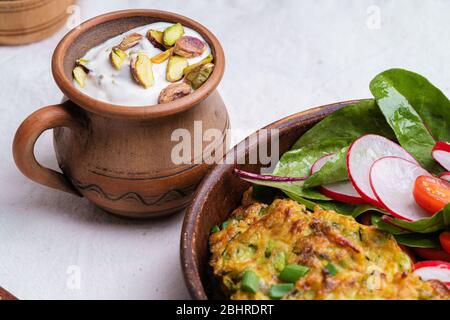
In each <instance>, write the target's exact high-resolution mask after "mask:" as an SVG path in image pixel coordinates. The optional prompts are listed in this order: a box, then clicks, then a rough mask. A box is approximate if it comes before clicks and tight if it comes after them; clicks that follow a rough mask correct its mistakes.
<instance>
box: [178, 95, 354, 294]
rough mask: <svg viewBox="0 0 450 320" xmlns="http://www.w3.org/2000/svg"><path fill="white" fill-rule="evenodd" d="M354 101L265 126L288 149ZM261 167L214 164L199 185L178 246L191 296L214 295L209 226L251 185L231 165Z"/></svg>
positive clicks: (240, 149) (242, 153)
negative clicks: (317, 125)
mask: <svg viewBox="0 0 450 320" xmlns="http://www.w3.org/2000/svg"><path fill="white" fill-rule="evenodd" d="M355 102H357V101H347V102H339V103H335V104H330V105H326V106H322V107H318V108H314V109H310V110H307V111H305V112H300V113H297V114H294V115H292V116H289V117H287V118H284V119H282V120H279V121H277V122H274V123H272V124H271V125H269V126H268V127H266V128H267V129H279V139H280V149H279V151H280V154H282V153H284V152H285V151H287V150H289V148H290V147H291V146H292V145H293V144H294V142H295V141H296V140H297V139H298V138H299V137H300V136H301V135H302V134H303V133H304V132H305V131H307V130H308V129H309V128H311V127H312V126H313V125H314V124H316V123H317V122H319V121H320V120H322V119H323V118H324V117H325V116H327V115H329V114H330V113H332V112H333V111H335V110H337V109H340V108H343V107H345V106H347V105H349V104H352V103H355ZM261 143H265V141H264V140H259V141H258V143H254V144H251V143H249V141H248V139H246V140H244V141H243V142H241V143H240V144H239V145H238V146H236V147H235V148H234V149H233V150H231V151H230V153H236V154H237V159H240V158H244V157H245V158H246V159H248V155H249V152H250V151H252V150H255V148H257V145H258V144H261ZM269 145H270V141H269ZM269 150H270V149H269ZM246 163H248V162H246ZM260 167H261V164H256V165H255V164H253V165H236V164H223V165H217V166H216V167H215V168H214V169H213V170H211V172H210V173H209V174H208V175H207V176H206V178H205V179H204V180H203V182H202V183H201V185H200V187H199V188H198V190H197V193H196V195H195V198H194V200H193V202H192V204H191V205H190V206H189V209H188V210H187V213H186V216H185V218H184V222H183V229H182V233H181V246H180V255H181V265H182V269H183V275H184V279H185V282H186V286H187V288H188V290H189V293H190V295H191V297H192V298H193V299H201V300H203V299H208V298H213V297H217V290H216V288H214V285H213V281H211V280H212V277H211V269H210V267H209V264H208V260H209V256H210V254H209V248H208V237H209V234H210V230H211V228H212V227H213V226H214V225H220V224H221V223H222V222H223V221H225V220H226V219H227V216H228V215H229V214H230V213H231V212H232V211H233V210H234V209H236V208H237V207H238V206H239V205H240V202H241V200H242V195H243V193H244V191H245V190H247V189H248V188H249V187H250V186H251V184H250V183H248V182H245V181H243V180H241V179H239V178H237V177H236V176H234V175H233V174H232V172H233V169H234V168H239V169H242V170H247V171H251V172H259V168H260Z"/></svg>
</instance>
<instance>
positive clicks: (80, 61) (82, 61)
mask: <svg viewBox="0 0 450 320" xmlns="http://www.w3.org/2000/svg"><path fill="white" fill-rule="evenodd" d="M88 63H89V60H87V59H78V60H77V62H76V65H77V66H82V67H85V68H86V67H87V64H88Z"/></svg>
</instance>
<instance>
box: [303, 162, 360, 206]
mask: <svg viewBox="0 0 450 320" xmlns="http://www.w3.org/2000/svg"><path fill="white" fill-rule="evenodd" d="M334 155H335V153H332V154H329V155H326V156H323V157H322V158H319V159H318V160H317V161H316V162H314V164H313V165H312V167H311V174H313V173H315V172H317V171H319V170H320V169H321V168H322V167H323V166H324V165H325V163H327V162H328V161H329V160H330V159H331V158H332V157H333V156H334ZM320 191H321V192H322V193H323V194H324V195H326V196H327V197H330V198H331V199H334V200H337V201H341V202H344V203H349V204H364V203H366V202H365V201H364V200H363V199H362V198H361V196H360V195H359V193H358V192H357V191H356V190H355V188H353V185H352V183H351V182H350V181H342V182H336V183H332V184H327V185H323V186H321V187H320Z"/></svg>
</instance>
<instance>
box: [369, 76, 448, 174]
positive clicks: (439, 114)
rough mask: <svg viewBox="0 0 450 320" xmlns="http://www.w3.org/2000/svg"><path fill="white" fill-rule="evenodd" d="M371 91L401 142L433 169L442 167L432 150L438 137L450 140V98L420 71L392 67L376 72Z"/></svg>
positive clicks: (426, 167) (435, 170)
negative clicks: (418, 72) (377, 73)
mask: <svg viewBox="0 0 450 320" xmlns="http://www.w3.org/2000/svg"><path fill="white" fill-rule="evenodd" d="M370 91H371V92H372V94H373V96H374V97H375V99H376V101H377V103H378V106H379V108H380V110H381V112H382V113H383V115H384V116H385V118H386V121H387V122H388V123H389V125H390V126H391V128H392V129H393V130H394V132H395V135H396V137H397V140H398V141H399V143H400V145H401V146H402V147H403V148H405V149H406V150H407V151H408V152H409V153H411V154H412V155H413V156H414V157H415V158H416V159H417V160H418V161H419V162H420V163H421V165H422V166H423V167H424V168H425V169H427V170H429V171H430V172H434V173H439V172H440V171H442V168H441V167H440V166H439V164H438V163H437V162H436V161H434V159H433V158H432V156H431V151H432V149H433V146H434V145H435V143H436V141H437V140H443V141H450V102H449V100H448V99H447V97H446V96H445V95H444V94H443V93H442V92H441V91H440V90H439V89H437V88H436V87H435V86H433V85H432V84H431V83H430V82H429V81H428V80H426V79H425V78H424V77H422V76H421V75H419V74H417V73H414V72H411V71H407V70H402V69H390V70H387V71H384V72H382V73H380V74H379V75H377V76H376V77H375V78H374V79H373V80H372V81H371V83H370Z"/></svg>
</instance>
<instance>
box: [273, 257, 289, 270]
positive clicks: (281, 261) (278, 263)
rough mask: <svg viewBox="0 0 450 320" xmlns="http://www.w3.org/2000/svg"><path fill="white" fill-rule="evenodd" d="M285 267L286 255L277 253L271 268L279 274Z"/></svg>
mask: <svg viewBox="0 0 450 320" xmlns="http://www.w3.org/2000/svg"><path fill="white" fill-rule="evenodd" d="M285 266H286V254H285V253H284V252H279V253H278V254H277V255H276V256H275V257H274V259H273V267H274V268H275V270H277V271H278V272H280V271H281V270H283V269H284V267H285Z"/></svg>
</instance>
